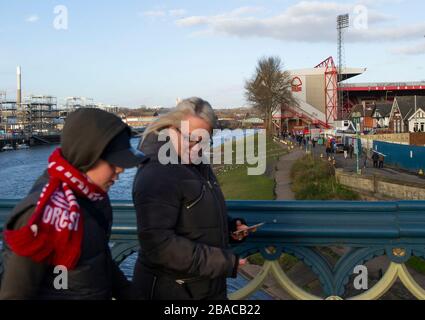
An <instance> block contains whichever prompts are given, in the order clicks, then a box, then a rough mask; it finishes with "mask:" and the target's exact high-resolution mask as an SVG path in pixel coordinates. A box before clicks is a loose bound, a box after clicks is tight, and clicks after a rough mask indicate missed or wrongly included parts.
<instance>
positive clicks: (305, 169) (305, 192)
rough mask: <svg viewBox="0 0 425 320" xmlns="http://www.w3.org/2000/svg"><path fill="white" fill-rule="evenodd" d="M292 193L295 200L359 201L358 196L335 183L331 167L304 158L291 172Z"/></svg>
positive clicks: (317, 160)
mask: <svg viewBox="0 0 425 320" xmlns="http://www.w3.org/2000/svg"><path fill="white" fill-rule="evenodd" d="M291 179H292V191H293V192H294V193H295V198H296V199H297V200H359V199H360V196H359V195H358V194H357V193H356V192H354V191H352V190H350V189H348V188H346V187H344V186H342V185H340V184H339V183H337V181H336V179H335V176H334V173H333V168H332V167H331V165H330V164H329V163H328V162H326V161H323V160H321V159H314V158H313V157H312V156H305V157H303V158H302V159H300V160H298V161H297V162H296V163H295V164H294V166H293V167H292V170H291Z"/></svg>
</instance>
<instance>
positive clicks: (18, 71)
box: [16, 66, 22, 108]
mask: <svg viewBox="0 0 425 320" xmlns="http://www.w3.org/2000/svg"><path fill="white" fill-rule="evenodd" d="M16 80H17V84H16V88H17V92H16V105H17V107H18V108H20V107H21V103H22V89H21V66H18V67H17V68H16Z"/></svg>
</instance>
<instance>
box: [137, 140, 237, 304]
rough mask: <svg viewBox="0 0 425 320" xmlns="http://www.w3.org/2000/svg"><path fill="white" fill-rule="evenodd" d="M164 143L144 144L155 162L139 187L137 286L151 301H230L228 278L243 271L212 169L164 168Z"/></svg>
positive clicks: (143, 173)
mask: <svg viewBox="0 0 425 320" xmlns="http://www.w3.org/2000/svg"><path fill="white" fill-rule="evenodd" d="M164 143H165V142H158V141H157V135H156V134H150V135H149V136H148V137H147V138H146V139H145V141H144V142H143V145H142V147H141V150H142V151H143V152H144V153H145V154H146V155H147V156H149V157H150V159H151V160H150V162H148V163H147V164H144V165H143V166H142V167H140V168H139V170H138V172H137V174H136V177H135V181H134V187H133V201H134V204H135V208H136V213H137V227H138V236H139V240H140V245H141V250H140V252H139V257H138V260H137V262H136V268H135V274H134V282H135V286H136V287H137V288H139V290H140V291H141V294H142V295H143V297H144V298H146V299H166V300H168V299H226V278H227V277H235V276H236V271H237V265H238V257H237V256H236V255H235V254H234V253H233V252H232V250H231V249H230V248H229V236H230V230H231V229H233V230H234V228H235V221H234V220H232V221H231V220H230V219H229V218H228V216H227V210H226V204H225V199H224V197H223V194H222V192H221V189H220V186H219V184H218V183H217V179H216V177H215V175H214V173H213V172H212V170H211V167H210V166H209V165H203V164H201V165H182V164H168V165H162V164H161V163H159V161H158V156H157V155H158V150H159V149H160V147H161V146H162V145H163V144H164ZM229 225H232V226H231V227H230V228H229Z"/></svg>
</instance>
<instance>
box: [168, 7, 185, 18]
mask: <svg viewBox="0 0 425 320" xmlns="http://www.w3.org/2000/svg"><path fill="white" fill-rule="evenodd" d="M186 13H187V12H186V10H184V9H172V10H168V14H169V15H170V16H172V17H181V16H184V15H185V14H186Z"/></svg>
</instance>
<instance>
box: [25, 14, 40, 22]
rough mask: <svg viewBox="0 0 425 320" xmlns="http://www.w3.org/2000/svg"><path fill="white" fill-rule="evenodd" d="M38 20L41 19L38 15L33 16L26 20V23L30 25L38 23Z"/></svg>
mask: <svg viewBox="0 0 425 320" xmlns="http://www.w3.org/2000/svg"><path fill="white" fill-rule="evenodd" d="M38 20H40V17H39V16H38V15H36V14H32V15H30V16H28V17H27V18H26V19H25V21H26V22H29V23H34V22H37V21H38Z"/></svg>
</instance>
